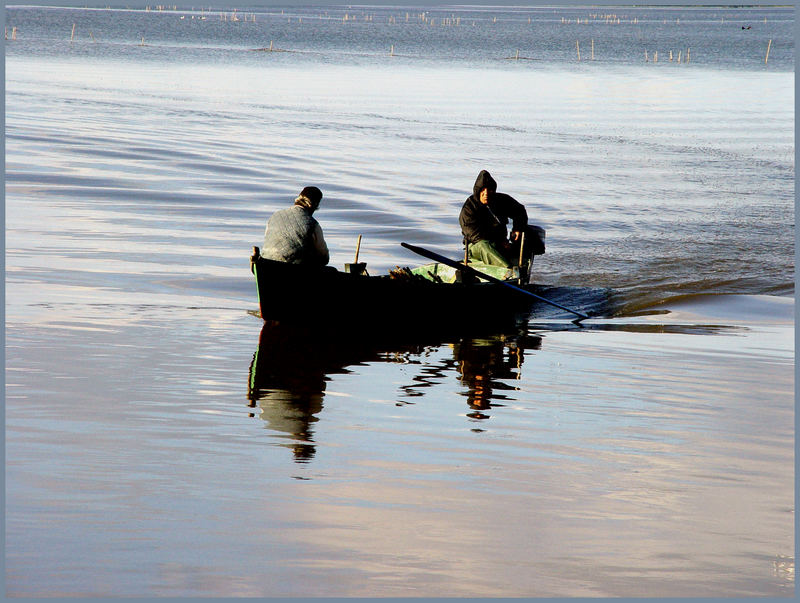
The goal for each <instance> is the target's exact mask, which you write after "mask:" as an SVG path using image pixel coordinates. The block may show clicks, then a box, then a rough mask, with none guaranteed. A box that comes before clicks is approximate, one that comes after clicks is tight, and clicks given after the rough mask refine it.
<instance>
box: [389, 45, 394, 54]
mask: <svg viewBox="0 0 800 603" xmlns="http://www.w3.org/2000/svg"><path fill="white" fill-rule="evenodd" d="M389 56H390V57H393V56H394V44H392V49H391V50H390V51H389Z"/></svg>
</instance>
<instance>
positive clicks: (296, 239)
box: [261, 205, 330, 266]
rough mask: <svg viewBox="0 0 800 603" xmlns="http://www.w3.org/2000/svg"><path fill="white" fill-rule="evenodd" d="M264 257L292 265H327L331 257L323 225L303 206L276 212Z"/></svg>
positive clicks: (264, 246)
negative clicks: (323, 232)
mask: <svg viewBox="0 0 800 603" xmlns="http://www.w3.org/2000/svg"><path fill="white" fill-rule="evenodd" d="M261 257H263V258H267V259H268V260H276V261H279V262H287V263H289V264H312V265H314V264H316V265H318V266H325V265H326V264H327V263H328V261H329V260H330V256H329V254H328V246H327V245H326V244H325V239H324V238H323V236H322V227H320V225H319V222H317V221H316V220H315V219H314V217H313V216H312V215H311V211H310V210H309V209H307V208H305V207H301V206H299V205H293V206H292V207H289V208H286V209H281V210H279V211H276V212H275V213H274V214H272V217H271V218H270V219H269V221H268V222H267V228H266V230H265V231H264V245H263V246H262V248H261Z"/></svg>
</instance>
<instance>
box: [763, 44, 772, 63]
mask: <svg viewBox="0 0 800 603" xmlns="http://www.w3.org/2000/svg"><path fill="white" fill-rule="evenodd" d="M771 47H772V40H770V41H769V42H768V43H767V56H765V57H764V64H765V65H766V64H767V61H768V60H769V49H770V48H771Z"/></svg>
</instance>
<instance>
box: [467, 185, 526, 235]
mask: <svg viewBox="0 0 800 603" xmlns="http://www.w3.org/2000/svg"><path fill="white" fill-rule="evenodd" d="M484 188H488V189H489V190H490V191H496V190H497V183H496V182H495V181H494V179H493V178H492V176H491V174H489V172H487V171H486V170H482V171H481V173H480V174H478V178H477V179H476V180H475V186H474V187H473V188H472V191H473V193H472V195H470V196H469V197H467V200H466V201H465V202H464V206H463V207H462V208H461V214H460V215H459V217H458V221H459V223H460V224H461V232H462V233H463V234H464V240H465V241H466V242H468V243H470V244H472V243H477V242H478V241H482V240H489V241H494V242H496V243H501V242H504V241H506V240H507V237H508V231H507V230H506V225H507V224H508V221H509V219H510V220H511V221H512V229H513V230H520V231H521V230H524V229H525V227H526V226H527V224H528V212H526V211H525V207H524V206H523V205H522V204H521V203H520V202H519V201H517V200H516V199H514V197H512V196H510V195H506V194H505V193H498V192H490V193H489V203H488V204H487V205H484V204H483V203H481V201H480V192H481V190H482V189H484Z"/></svg>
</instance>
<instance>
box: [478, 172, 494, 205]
mask: <svg viewBox="0 0 800 603" xmlns="http://www.w3.org/2000/svg"><path fill="white" fill-rule="evenodd" d="M485 188H488V189H489V192H490V193H493V192H495V191H497V182H495V180H494V178H492V175H491V174H490V173H489V172H487V171H486V170H481V173H480V174H478V177H477V178H476V179H475V186H473V187H472V193H473V194H474V195H475V199H479V198H480V193H481V191H482V190H483V189H485Z"/></svg>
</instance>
